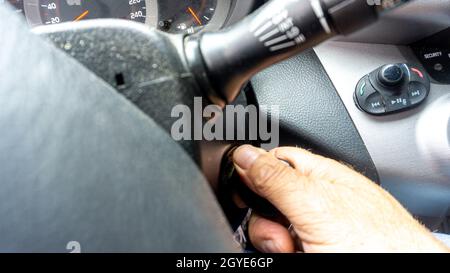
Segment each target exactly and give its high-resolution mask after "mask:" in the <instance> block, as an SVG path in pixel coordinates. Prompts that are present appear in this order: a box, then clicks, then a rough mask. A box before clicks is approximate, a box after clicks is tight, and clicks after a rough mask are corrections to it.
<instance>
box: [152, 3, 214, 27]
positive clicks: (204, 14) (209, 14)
mask: <svg viewBox="0 0 450 273" xmlns="http://www.w3.org/2000/svg"><path fill="white" fill-rule="evenodd" d="M217 6H218V0H182V1H180V0H164V1H158V16H159V20H158V28H159V29H161V30H163V31H167V32H171V33H194V32H196V31H198V30H200V29H202V28H204V27H205V26H207V25H208V24H209V23H210V22H211V20H212V18H213V17H214V15H215V13H216V10H217Z"/></svg>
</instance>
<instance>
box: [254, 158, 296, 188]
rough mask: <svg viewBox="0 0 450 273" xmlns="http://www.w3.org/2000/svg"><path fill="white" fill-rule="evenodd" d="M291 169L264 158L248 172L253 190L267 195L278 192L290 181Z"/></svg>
mask: <svg viewBox="0 0 450 273" xmlns="http://www.w3.org/2000/svg"><path fill="white" fill-rule="evenodd" d="M291 172H292V169H291V168H290V167H289V166H287V165H285V164H282V163H281V162H277V161H275V160H273V159H269V158H264V159H263V160H261V162H259V163H257V164H255V165H254V167H253V168H252V169H251V170H250V176H251V178H252V181H253V184H254V187H255V190H256V191H257V192H258V193H261V194H264V195H269V194H272V193H273V192H276V191H278V190H279V189H280V188H282V187H283V186H284V185H285V184H286V183H287V182H289V181H290V178H291V175H292V173H291Z"/></svg>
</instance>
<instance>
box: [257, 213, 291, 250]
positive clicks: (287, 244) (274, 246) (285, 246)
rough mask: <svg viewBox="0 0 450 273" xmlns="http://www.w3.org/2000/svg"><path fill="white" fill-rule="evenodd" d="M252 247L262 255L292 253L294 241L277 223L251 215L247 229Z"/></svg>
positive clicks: (286, 230) (285, 229)
mask: <svg viewBox="0 0 450 273" xmlns="http://www.w3.org/2000/svg"><path fill="white" fill-rule="evenodd" d="M248 234H249V237H250V238H249V239H250V241H251V242H252V244H253V246H254V247H255V248H256V249H258V250H259V251H261V252H264V253H292V252H294V251H295V247H294V241H293V239H292V237H291V235H290V233H289V231H288V229H287V228H285V227H284V226H282V225H281V224H279V223H277V222H273V221H271V220H268V219H265V218H262V217H260V216H258V215H256V214H253V215H252V217H251V218H250V221H249V227H248Z"/></svg>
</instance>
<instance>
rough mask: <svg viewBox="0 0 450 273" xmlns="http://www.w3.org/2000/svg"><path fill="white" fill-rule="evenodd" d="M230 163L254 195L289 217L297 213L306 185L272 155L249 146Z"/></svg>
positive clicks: (238, 150)
mask: <svg viewBox="0 0 450 273" xmlns="http://www.w3.org/2000/svg"><path fill="white" fill-rule="evenodd" d="M233 161H234V163H235V166H236V170H237V171H238V173H239V174H240V176H241V177H242V179H243V181H244V182H245V183H246V184H247V186H248V187H249V188H250V189H252V190H253V191H254V192H255V193H257V194H258V195H260V196H261V197H263V198H265V199H267V200H269V201H270V202H271V203H272V204H273V205H274V206H275V207H277V208H278V209H279V210H280V211H281V212H282V213H283V214H284V215H285V216H286V217H288V218H289V216H290V215H292V214H294V213H295V212H296V211H297V209H298V200H299V198H301V197H302V195H303V193H302V189H304V185H305V184H306V183H307V181H306V178H305V177H302V176H300V175H298V174H297V172H296V170H294V169H293V168H292V167H290V166H288V165H287V164H285V163H283V162H282V161H280V160H278V159H277V158H275V156H273V155H272V154H270V153H268V152H266V151H264V150H261V149H258V148H254V147H252V146H250V145H244V146H241V147H239V148H238V149H236V151H235V152H234V154H233ZM290 220H291V219H290Z"/></svg>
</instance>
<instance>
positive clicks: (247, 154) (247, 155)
mask: <svg viewBox="0 0 450 273" xmlns="http://www.w3.org/2000/svg"><path fill="white" fill-rule="evenodd" d="M260 155H261V151H260V150H259V149H258V148H255V147H253V146H250V145H243V146H241V147H239V148H237V149H236V151H234V153H233V161H234V163H235V164H236V165H238V166H239V168H241V169H244V170H248V169H250V167H251V166H252V165H253V162H255V160H256V159H257V158H258V156H260Z"/></svg>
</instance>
